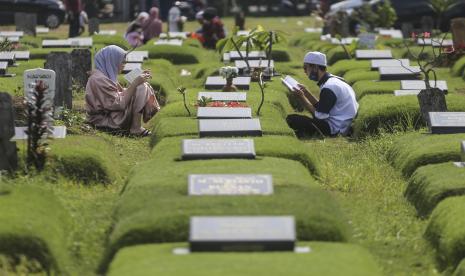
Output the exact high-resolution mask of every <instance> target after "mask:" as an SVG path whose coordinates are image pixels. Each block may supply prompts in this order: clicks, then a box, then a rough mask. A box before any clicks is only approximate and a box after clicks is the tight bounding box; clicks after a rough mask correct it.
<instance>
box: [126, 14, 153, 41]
mask: <svg viewBox="0 0 465 276" xmlns="http://www.w3.org/2000/svg"><path fill="white" fill-rule="evenodd" d="M148 19H149V14H148V13H146V12H141V13H139V15H138V16H137V18H136V19H135V20H134V21H133V22H131V24H129V26H128V28H127V30H126V34H125V35H124V38H125V39H126V41H127V42H128V43H129V45H131V46H132V47H139V46H142V45H143V44H144V30H143V28H142V26H145V24H146V22H147V20H148Z"/></svg>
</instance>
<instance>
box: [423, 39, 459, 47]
mask: <svg viewBox="0 0 465 276" xmlns="http://www.w3.org/2000/svg"><path fill="white" fill-rule="evenodd" d="M418 45H420V46H431V45H433V47H441V45H442V47H450V46H453V45H454V42H453V41H452V39H444V40H442V38H436V39H431V38H425V39H424V40H423V39H421V38H419V39H418Z"/></svg>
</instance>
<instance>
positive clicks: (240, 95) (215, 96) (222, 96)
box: [197, 92, 247, 102]
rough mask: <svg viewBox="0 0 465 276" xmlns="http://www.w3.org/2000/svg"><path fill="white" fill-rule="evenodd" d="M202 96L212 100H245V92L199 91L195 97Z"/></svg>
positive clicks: (200, 97)
mask: <svg viewBox="0 0 465 276" xmlns="http://www.w3.org/2000/svg"><path fill="white" fill-rule="evenodd" d="M202 97H205V98H210V99H212V101H224V102H245V101H246V100H247V93H246V92H199V94H198V97H197V99H198V100H200V99H202Z"/></svg>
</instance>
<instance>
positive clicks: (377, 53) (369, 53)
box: [355, 50, 392, 59]
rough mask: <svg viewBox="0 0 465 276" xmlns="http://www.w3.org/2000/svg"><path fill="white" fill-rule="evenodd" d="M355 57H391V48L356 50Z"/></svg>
mask: <svg viewBox="0 0 465 276" xmlns="http://www.w3.org/2000/svg"><path fill="white" fill-rule="evenodd" d="M355 58H357V59H392V52H391V50H356V51H355Z"/></svg>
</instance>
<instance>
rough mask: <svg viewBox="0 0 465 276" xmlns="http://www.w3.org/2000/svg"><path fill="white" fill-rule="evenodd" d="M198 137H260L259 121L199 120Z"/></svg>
mask: <svg viewBox="0 0 465 276" xmlns="http://www.w3.org/2000/svg"><path fill="white" fill-rule="evenodd" d="M199 135H200V137H234V136H262V128H261V125H260V120H259V119H222V120H199Z"/></svg>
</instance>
